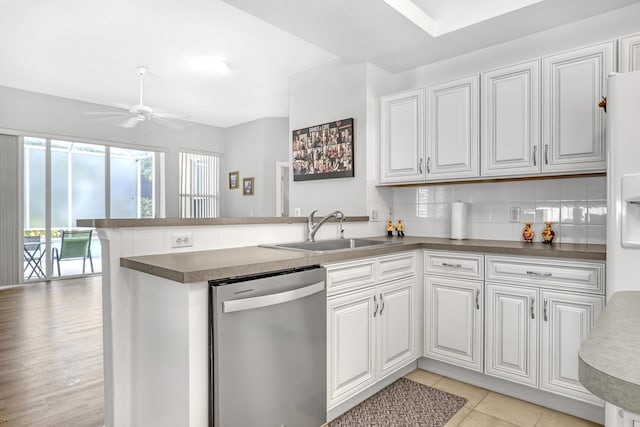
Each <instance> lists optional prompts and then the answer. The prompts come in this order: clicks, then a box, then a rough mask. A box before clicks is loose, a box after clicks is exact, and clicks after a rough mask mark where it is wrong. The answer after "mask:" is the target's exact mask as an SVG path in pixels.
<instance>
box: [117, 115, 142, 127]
mask: <svg viewBox="0 0 640 427" xmlns="http://www.w3.org/2000/svg"><path fill="white" fill-rule="evenodd" d="M139 121H140V120H138V118H137V117H136V116H131V117H129V118H128V119H127V120H125V121H124V122H122V123H121V124H120V127H123V128H127V129H132V128H134V127H136V126H137V125H138V122H139Z"/></svg>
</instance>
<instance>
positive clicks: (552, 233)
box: [542, 221, 556, 243]
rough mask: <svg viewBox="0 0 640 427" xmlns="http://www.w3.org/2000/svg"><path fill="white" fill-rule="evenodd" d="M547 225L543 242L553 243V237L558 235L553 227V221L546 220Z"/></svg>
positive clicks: (543, 234) (543, 233)
mask: <svg viewBox="0 0 640 427" xmlns="http://www.w3.org/2000/svg"><path fill="white" fill-rule="evenodd" d="M544 223H545V224H546V225H547V228H545V229H544V231H543V232H542V243H551V242H553V238H554V237H556V232H555V231H553V230H552V229H551V224H553V222H551V221H545V222H544Z"/></svg>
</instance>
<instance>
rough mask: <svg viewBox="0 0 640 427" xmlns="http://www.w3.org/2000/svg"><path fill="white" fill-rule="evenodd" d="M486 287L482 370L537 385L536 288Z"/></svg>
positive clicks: (522, 382) (494, 285)
mask: <svg viewBox="0 0 640 427" xmlns="http://www.w3.org/2000/svg"><path fill="white" fill-rule="evenodd" d="M486 287H487V307H486V342H485V357H484V360H485V373H486V374H488V375H492V376H495V377H500V378H505V379H508V380H510V381H514V382H517V383H520V384H525V385H529V386H533V387H537V386H538V316H537V306H536V302H537V301H538V290H537V289H532V288H526V287H517V286H502V285H497V284H493V283H487V285H486ZM577 363H578V361H577V352H576V364H577Z"/></svg>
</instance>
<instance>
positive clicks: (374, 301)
mask: <svg viewBox="0 0 640 427" xmlns="http://www.w3.org/2000/svg"><path fill="white" fill-rule="evenodd" d="M373 303H374V304H375V305H376V309H375V310H374V311H373V317H376V315H377V314H378V300H377V299H376V296H375V295H374V296H373Z"/></svg>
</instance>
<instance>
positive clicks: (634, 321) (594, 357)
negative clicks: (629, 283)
mask: <svg viewBox="0 0 640 427" xmlns="http://www.w3.org/2000/svg"><path fill="white" fill-rule="evenodd" d="M639 303H640V292H639V291H619V292H616V293H614V294H613V295H612V296H611V298H610V299H609V302H608V303H607V306H606V307H605V309H604V311H603V312H602V314H601V315H600V317H599V318H598V319H597V320H596V322H595V324H594V326H593V327H592V328H591V331H590V332H589V335H588V336H587V338H586V339H585V340H584V342H583V343H582V345H581V346H580V350H579V351H578V379H579V380H580V382H581V383H582V385H584V386H585V387H586V388H587V389H588V390H589V391H591V392H592V393H593V394H595V395H596V396H598V397H600V398H601V399H603V400H605V401H606V402H610V403H612V404H614V405H616V406H618V407H620V408H622V409H624V410H626V411H630V412H633V413H640V374H638V372H640V359H638V357H637V353H638V349H639V348H640V336H638V330H639V328H640V312H639V311H638V310H637V307H638V304H639Z"/></svg>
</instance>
